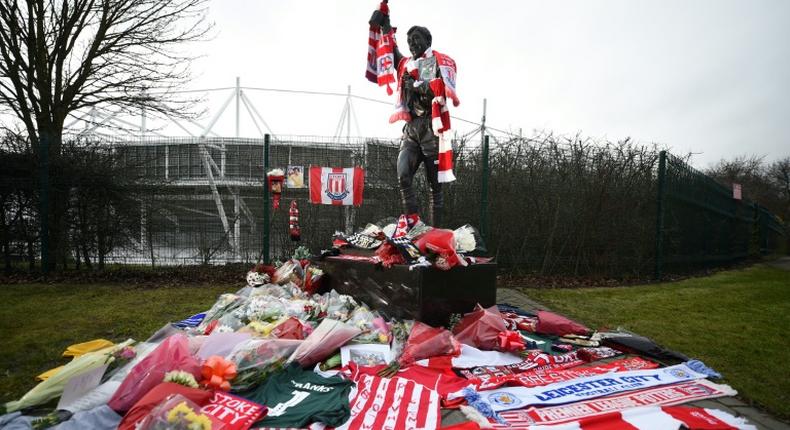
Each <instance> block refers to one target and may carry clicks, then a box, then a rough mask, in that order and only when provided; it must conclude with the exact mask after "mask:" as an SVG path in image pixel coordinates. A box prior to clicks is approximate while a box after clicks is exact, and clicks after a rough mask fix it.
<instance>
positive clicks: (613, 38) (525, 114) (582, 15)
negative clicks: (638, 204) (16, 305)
mask: <svg viewBox="0 0 790 430" xmlns="http://www.w3.org/2000/svg"><path fill="white" fill-rule="evenodd" d="M376 5H377V2H376V1H365V2H363V1H357V0H355V1H340V0H337V1H327V0H323V1H320V0H302V1H299V2H286V1H274V0H266V1H260V0H259V1H240V0H232V1H228V0H225V1H215V2H214V3H212V4H211V11H210V17H211V19H212V20H214V21H215V22H216V30H217V37H216V38H215V39H214V40H212V41H211V42H209V43H208V44H207V45H206V46H201V47H200V48H199V49H200V50H201V52H203V53H204V54H205V55H206V57H205V58H204V59H202V60H201V61H199V62H198V63H196V67H195V70H196V72H198V73H200V74H201V76H200V77H199V78H198V79H196V81H195V82H194V83H193V85H194V86H195V87H196V88H207V87H217V86H228V85H232V83H233V79H234V78H235V76H237V75H238V76H240V77H241V79H242V85H246V86H257V87H269V88H272V87H273V88H289V89H308V90H323V91H337V92H344V91H345V89H346V85H351V86H352V91H353V92H354V93H355V94H359V95H364V96H368V97H373V98H377V99H385V98H386V94H385V92H384V90H383V89H382V88H378V87H376V86H375V85H373V84H370V83H368V82H367V81H366V80H365V79H364V75H363V72H364V56H365V49H366V45H365V43H366V33H367V26H366V21H367V19H368V17H369V16H370V13H371V12H372V10H373V9H374V8H375V7H376ZM390 5H391V9H392V22H393V24H394V25H396V26H399V27H400V28H401V30H400V33H405V30H406V29H408V27H410V26H411V25H415V24H418V25H424V26H426V27H428V28H429V29H430V30H431V32H432V33H433V46H434V48H435V49H437V50H439V51H442V52H444V53H446V54H449V55H450V56H452V57H454V58H455V60H456V61H457V63H458V67H459V71H458V92H459V95H460V97H461V103H462V104H461V106H460V107H459V108H457V109H455V110H453V114H454V115H457V116H460V117H462V118H467V119H470V120H475V121H477V120H479V118H480V116H481V114H482V99H483V98H484V97H485V98H487V99H488V123H489V124H490V125H492V126H495V127H499V128H504V129H510V130H518V129H519V128H523V129H524V131H525V133H530V132H531V130H533V129H546V130H553V131H555V132H557V133H563V134H573V133H575V132H577V131H580V132H581V133H582V134H584V135H589V136H593V137H601V138H603V137H605V138H609V139H612V140H616V139H622V138H624V137H626V136H631V137H632V138H634V139H637V140H638V141H642V142H659V143H661V144H666V145H669V146H670V147H671V148H672V149H673V151H675V152H676V153H688V152H693V153H696V154H697V155H695V156H694V161H695V164H697V165H701V166H705V165H708V164H710V163H712V162H715V161H717V160H718V159H720V158H723V157H724V158H731V157H733V156H736V155H740V154H757V155H766V156H767V158H768V159H776V158H780V157H784V156H788V155H790V127H789V126H788V118H790V99H789V98H788V96H789V95H790V42H789V41H790V24H789V23H790V1H785V0H776V1H767V0H766V1H730V0H726V1H722V0H716V1H713V0H709V1H677V0H673V1H667V0H661V1H632V0H609V1H589V0H588V1H584V0H578V1H560V2H558V1H552V2H549V1H544V2H538V1H523V0H521V1H501V0H497V1H490V2H479V1H468V0H431V1H420V0H392V1H391V2H390ZM399 41H400V43H401V46H402V47H403V49H402V50H403V51H404V52H405V51H406V47H405V40H404V38H403V37H401V38H399ZM249 94H250V97H251V98H252V99H254V100H255V104H256V106H257V108H258V109H259V110H260V111H261V114H262V115H263V117H264V118H265V119H266V120H267V122H268V123H269V125H271V126H272V129H273V130H274V131H275V132H277V133H285V134H324V135H326V134H330V135H331V134H332V133H333V132H334V130H335V127H336V125H337V121H338V119H339V116H340V112H341V109H342V103H343V100H342V98H335V99H332V98H325V97H324V98H322V97H315V96H311V97H305V96H287V97H286V96H280V95H276V94H271V93H252V92H251V93H249ZM355 103H356V104H355V109H356V112H357V116H358V119H359V122H360V124H359V132H361V133H362V134H364V135H369V134H372V135H385V136H397V135H398V130H399V127H398V126H388V125H387V124H386V119H387V117H388V113H389V107H387V106H383V105H382V106H379V105H375V104H369V103H364V102H355ZM456 128H457V129H458V130H459V131H461V132H465V131H468V130H469V129H470V126H469V125H466V124H462V123H456ZM352 134H356V126H355V127H354V128H353V129H352Z"/></svg>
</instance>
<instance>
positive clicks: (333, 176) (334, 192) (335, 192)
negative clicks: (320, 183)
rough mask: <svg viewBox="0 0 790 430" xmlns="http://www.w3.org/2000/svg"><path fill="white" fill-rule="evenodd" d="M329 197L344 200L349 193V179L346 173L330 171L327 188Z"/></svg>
mask: <svg viewBox="0 0 790 430" xmlns="http://www.w3.org/2000/svg"><path fill="white" fill-rule="evenodd" d="M324 192H325V193H326V195H327V197H329V198H330V199H332V200H343V199H344V198H346V196H347V195H348V181H347V180H346V174H345V173H329V174H328V175H327V181H326V190H324Z"/></svg>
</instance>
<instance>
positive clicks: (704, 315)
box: [524, 266, 790, 418]
mask: <svg viewBox="0 0 790 430" xmlns="http://www.w3.org/2000/svg"><path fill="white" fill-rule="evenodd" d="M788 287H790V272H787V271H782V270H779V269H774V268H769V267H764V266H755V267H751V268H748V269H743V270H733V271H727V272H721V273H718V274H715V275H713V276H710V277H705V278H694V279H687V280H684V281H680V282H676V283H664V284H654V285H645V286H637V287H620V288H594V289H524V292H525V293H526V294H527V295H529V296H530V298H533V299H535V300H537V301H539V302H541V303H544V304H545V305H546V306H549V307H550V308H552V309H555V310H557V311H558V312H561V313H564V314H566V315H568V316H570V317H573V318H576V319H578V320H580V321H582V322H584V323H586V324H588V325H590V326H591V327H593V328H601V327H609V328H616V327H622V328H625V329H628V330H631V331H634V332H636V333H639V334H641V335H645V336H648V337H650V338H652V339H654V340H655V341H656V342H658V343H660V344H662V345H664V346H665V347H667V348H670V349H674V350H677V351H680V352H683V353H684V354H686V355H688V356H690V357H693V358H698V359H700V360H702V361H704V362H705V363H706V364H708V365H709V366H711V367H712V368H714V369H716V370H717V371H719V372H721V373H722V375H724V377H725V382H726V383H728V384H730V385H732V386H733V387H734V388H735V389H736V390H738V392H739V393H740V394H741V395H742V396H744V397H745V398H747V399H750V400H752V401H754V402H755V403H757V404H759V405H761V406H764V407H765V408H767V409H768V410H770V411H772V412H774V413H775V414H777V415H779V416H781V417H784V418H788V417H790V379H788V378H787V375H789V374H790V356H788V352H787V348H786V347H785V346H784V344H786V342H784V341H783V340H782V339H785V338H786V336H787V328H788V327H790V288H788Z"/></svg>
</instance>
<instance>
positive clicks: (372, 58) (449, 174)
mask: <svg viewBox="0 0 790 430" xmlns="http://www.w3.org/2000/svg"><path fill="white" fill-rule="evenodd" d="M379 10H380V11H381V12H382V13H384V14H389V8H388V6H387V4H386V3H384V2H381V4H380V5H379ZM394 51H395V30H394V29H392V30H390V31H389V32H387V33H384V32H383V31H382V29H381V28H380V27H379V26H377V25H371V26H370V32H369V35H368V61H367V71H366V73H365V76H366V77H367V79H368V80H369V81H371V82H375V83H378V84H379V86H385V85H386V87H387V95H392V93H393V91H392V87H391V84H393V83H396V81H397V77H399V76H403V74H404V73H409V74H411V75H412V76H413V77H414V78H415V79H419V72H418V62H419V61H420V60H422V59H427V58H431V57H435V58H436V64H437V66H438V67H439V75H440V77H437V78H434V79H431V80H430V81H429V82H428V85H430V88H431V92H433V94H434V98H433V100H432V102H431V124H432V127H433V133H434V134H435V135H436V136H438V137H439V157H438V158H439V182H452V181H454V180H455V175H454V174H453V147H452V144H451V142H450V141H449V140H448V139H445V134H446V132H448V131H449V130H450V111H449V109H448V106H447V99H448V98H449V99H450V100H452V102H453V106H458V105H459V104H460V101H459V100H458V95H457V94H456V92H455V79H456V74H457V70H458V69H457V66H456V64H455V61H454V60H453V59H452V58H450V57H449V56H448V55H445V54H442V53H440V52H437V51H434V50H432V49H430V48H428V50H426V51H425V53H424V54H423V55H422V57H421V58H419V59H414V58H410V57H404V58H402V59H401V61H400V63H399V64H398V65H397V74H396V67H395V64H394V63H395V53H394ZM421 83H422V82H420V81H419V80H417V81H415V85H419V84H421ZM400 120H403V121H406V122H409V121H411V114H410V113H409V108H408V107H407V106H406V101H405V99H404V97H403V91H402V89H401V85H398V95H397V102H396V104H395V112H394V113H393V114H392V116H390V120H389V121H390V123H393V122H396V121H400Z"/></svg>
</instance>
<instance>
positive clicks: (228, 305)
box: [198, 294, 246, 332]
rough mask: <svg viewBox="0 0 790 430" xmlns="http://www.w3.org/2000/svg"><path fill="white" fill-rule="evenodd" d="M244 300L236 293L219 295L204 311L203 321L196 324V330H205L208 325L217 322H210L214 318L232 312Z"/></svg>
mask: <svg viewBox="0 0 790 430" xmlns="http://www.w3.org/2000/svg"><path fill="white" fill-rule="evenodd" d="M245 302H246V298H245V297H241V296H239V295H236V294H222V295H221V296H219V298H218V299H217V301H216V302H215V303H214V305H213V306H212V307H211V309H209V310H208V312H206V316H205V318H203V321H202V322H201V323H200V325H199V326H198V331H201V332H202V331H205V330H206V329H207V328H208V327H209V326H213V325H216V324H217V323H214V324H212V323H213V322H214V321H216V320H219V319H220V318H222V317H223V316H224V315H226V314H230V313H232V312H233V311H235V310H236V309H238V308H239V307H241V306H242V305H243V304H244V303H245Z"/></svg>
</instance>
